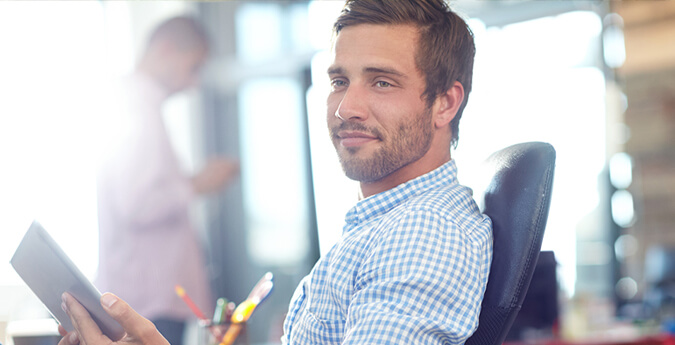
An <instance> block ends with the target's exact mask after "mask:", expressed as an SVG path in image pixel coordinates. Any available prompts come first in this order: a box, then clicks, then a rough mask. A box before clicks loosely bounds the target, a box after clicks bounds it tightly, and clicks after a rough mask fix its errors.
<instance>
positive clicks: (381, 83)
mask: <svg viewBox="0 0 675 345" xmlns="http://www.w3.org/2000/svg"><path fill="white" fill-rule="evenodd" d="M375 86H377V87H390V86H393V85H391V84H390V83H388V82H386V81H382V80H380V81H378V82H376V83H375Z"/></svg>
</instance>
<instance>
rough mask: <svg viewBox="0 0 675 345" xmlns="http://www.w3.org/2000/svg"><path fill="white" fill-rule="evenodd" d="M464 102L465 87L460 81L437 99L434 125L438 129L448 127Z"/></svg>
mask: <svg viewBox="0 0 675 345" xmlns="http://www.w3.org/2000/svg"><path fill="white" fill-rule="evenodd" d="M462 101H464V86H462V84H461V83H460V82H458V81H455V83H454V84H453V85H452V86H451V87H450V88H449V89H448V90H447V91H446V92H445V93H442V94H440V95H438V97H437V98H436V102H435V103H434V115H435V116H434V125H435V126H436V128H442V127H445V126H447V125H448V124H449V123H450V121H452V119H454V118H455V115H457V111H458V110H459V107H460V106H461V105H462Z"/></svg>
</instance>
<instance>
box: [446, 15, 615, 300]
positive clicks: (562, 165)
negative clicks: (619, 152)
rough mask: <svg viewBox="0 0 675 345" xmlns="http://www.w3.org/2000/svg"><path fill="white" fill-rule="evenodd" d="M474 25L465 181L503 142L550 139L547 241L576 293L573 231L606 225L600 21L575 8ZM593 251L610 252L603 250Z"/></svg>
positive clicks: (463, 148)
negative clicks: (553, 155) (601, 211)
mask: <svg viewBox="0 0 675 345" xmlns="http://www.w3.org/2000/svg"><path fill="white" fill-rule="evenodd" d="M471 25H472V29H473V30H474V33H475V35H476V46H477V53H476V60H475V67H474V82H473V86H474V89H473V91H472V93H471V95H470V98H469V104H468V105H467V108H466V111H465V113H464V116H463V117H462V120H461V122H460V133H459V135H460V139H459V146H458V148H457V150H456V151H455V152H454V156H453V158H456V159H457V162H458V164H460V175H459V177H460V181H461V182H462V183H471V180H472V171H474V170H475V169H479V168H478V166H479V164H480V162H481V161H482V160H483V159H485V158H486V157H487V156H488V155H489V154H490V153H492V152H494V151H496V150H498V149H500V148H502V147H505V146H508V145H511V144H514V143H518V142H524V141H545V142H549V143H551V144H552V145H553V146H554V147H555V149H556V151H557V161H556V171H555V179H554V186H553V188H554V190H553V197H552V201H551V210H550V214H549V219H548V223H547V228H546V234H545V237H544V243H543V246H542V247H543V248H542V249H543V250H553V251H554V252H555V255H556V259H557V260H558V263H559V264H560V266H559V272H560V278H561V284H562V287H563V289H564V290H565V291H566V292H568V293H570V294H573V293H574V291H575V285H576V275H577V273H576V266H577V260H576V257H577V246H576V243H577V236H576V235H577V232H590V231H601V230H602V226H601V225H600V224H602V221H601V218H599V217H600V215H598V214H597V213H596V212H594V210H595V209H596V208H597V207H598V206H599V203H600V197H599V188H600V187H599V185H598V183H599V176H600V174H601V172H602V169H603V167H604V163H605V161H606V159H605V142H606V138H605V77H604V74H603V72H602V70H601V69H600V68H599V66H600V63H601V62H600V60H599V59H600V58H601V57H602V54H601V52H600V36H601V30H602V22H601V20H600V17H599V16H598V15H597V14H595V13H593V12H586V11H579V12H569V13H564V14H561V15H558V16H551V17H544V18H540V19H536V20H531V21H527V22H522V23H515V24H511V25H507V26H504V27H502V28H495V27H489V28H485V27H484V26H482V23H481V22H480V21H472V22H471ZM581 229H584V230H581ZM588 256H596V257H597V259H599V260H600V261H602V260H605V261H606V260H608V258H609V257H607V256H606V255H604V254H603V253H602V252H598V251H595V254H593V253H590V254H589V255H588ZM603 258H604V259H603Z"/></svg>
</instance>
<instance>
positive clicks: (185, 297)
mask: <svg viewBox="0 0 675 345" xmlns="http://www.w3.org/2000/svg"><path fill="white" fill-rule="evenodd" d="M176 294H177V295H178V296H179V297H180V298H182V299H183V301H184V302H185V304H187V306H188V307H189V308H190V310H192V312H193V313H194V314H195V315H196V316H197V317H198V318H199V319H200V320H206V319H207V318H206V316H204V313H202V311H201V310H199V308H197V305H196V304H195V302H192V299H191V298H190V296H188V295H187V293H185V289H183V287H182V286H180V285H176Z"/></svg>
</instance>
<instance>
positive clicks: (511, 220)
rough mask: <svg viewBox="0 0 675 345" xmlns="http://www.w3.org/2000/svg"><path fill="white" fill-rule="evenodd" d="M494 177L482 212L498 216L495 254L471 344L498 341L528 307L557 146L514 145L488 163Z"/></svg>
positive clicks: (546, 211)
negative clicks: (527, 302)
mask: <svg viewBox="0 0 675 345" xmlns="http://www.w3.org/2000/svg"><path fill="white" fill-rule="evenodd" d="M486 163H487V165H488V169H490V174H491V180H490V181H489V184H488V185H487V187H486V188H485V191H484V195H483V197H482V200H478V202H479V203H481V202H482V206H481V207H482V211H483V212H484V213H485V214H487V215H488V216H489V217H490V218H491V219H492V224H493V236H494V246H493V257H492V266H491V267H490V276H489V278H488V283H487V289H486V291H485V297H484V298H483V303H482V307H481V312H480V316H479V325H478V329H477V330H476V332H475V333H474V334H473V335H472V336H471V337H470V338H469V339H468V340H467V342H466V344H468V345H493V344H494V345H498V344H502V342H503V341H504V338H506V335H507V333H508V331H509V328H510V327H511V325H512V324H513V321H514V319H515V318H516V315H518V311H519V310H520V308H521V306H522V305H523V300H524V299H525V294H526V292H527V288H528V287H529V285H530V280H531V279H532V274H533V273H534V268H535V265H536V263H537V258H538V257H539V252H540V250H541V242H542V239H543V237H544V228H545V227H546V220H547V218H548V210H549V205H550V203H551V189H552V184H553V171H554V168H555V150H554V149H553V146H551V145H550V144H547V143H541V142H529V143H522V144H516V145H513V146H509V147H507V148H505V149H502V150H500V151H497V152H495V153H494V154H492V155H491V156H490V157H489V158H488V159H487V161H486Z"/></svg>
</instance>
